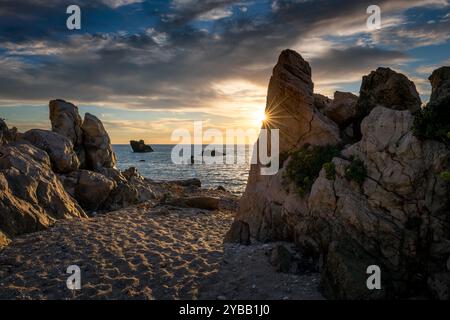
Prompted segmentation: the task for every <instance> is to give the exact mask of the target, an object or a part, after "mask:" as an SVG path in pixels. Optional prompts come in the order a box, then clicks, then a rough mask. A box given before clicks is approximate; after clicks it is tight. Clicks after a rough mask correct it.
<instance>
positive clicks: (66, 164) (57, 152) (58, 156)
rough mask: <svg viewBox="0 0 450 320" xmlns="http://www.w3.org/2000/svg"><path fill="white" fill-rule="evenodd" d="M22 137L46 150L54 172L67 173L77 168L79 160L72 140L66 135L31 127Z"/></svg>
mask: <svg viewBox="0 0 450 320" xmlns="http://www.w3.org/2000/svg"><path fill="white" fill-rule="evenodd" d="M22 138H23V139H25V140H27V141H29V142H30V143H31V144H32V145H34V146H35V147H37V148H39V149H42V150H44V151H45V152H47V154H48V155H49V157H50V160H51V163H52V167H53V169H54V170H55V171H56V172H59V173H67V172H71V171H74V170H77V169H78V167H79V165H80V162H79V160H78V157H77V155H76V153H75V152H74V151H73V146H72V142H71V141H70V140H69V139H67V138H66V137H64V136H62V135H60V134H58V133H56V132H52V131H48V130H41V129H32V130H29V131H27V132H25V133H24V134H23V136H22Z"/></svg>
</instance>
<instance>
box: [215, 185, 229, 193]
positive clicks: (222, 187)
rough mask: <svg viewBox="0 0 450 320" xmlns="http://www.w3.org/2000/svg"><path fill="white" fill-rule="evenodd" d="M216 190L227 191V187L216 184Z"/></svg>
mask: <svg viewBox="0 0 450 320" xmlns="http://www.w3.org/2000/svg"><path fill="white" fill-rule="evenodd" d="M217 190H219V191H224V192H226V191H227V189H225V187H224V186H218V187H217Z"/></svg>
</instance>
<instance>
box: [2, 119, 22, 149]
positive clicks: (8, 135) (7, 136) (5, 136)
mask: <svg viewBox="0 0 450 320" xmlns="http://www.w3.org/2000/svg"><path fill="white" fill-rule="evenodd" d="M17 136H18V133H17V128H16V127H13V128H12V129H9V128H8V125H7V124H6V122H5V120H3V119H2V118H0V146H1V145H3V144H7V143H10V142H13V141H15V140H17V138H18V137H17Z"/></svg>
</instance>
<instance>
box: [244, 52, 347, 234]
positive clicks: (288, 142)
mask: <svg viewBox="0 0 450 320" xmlns="http://www.w3.org/2000/svg"><path fill="white" fill-rule="evenodd" d="M319 97H320V96H316V97H314V95H313V83H312V81H311V68H310V66H309V64H308V63H307V62H306V61H305V60H303V58H302V57H301V56H300V55H299V54H298V53H296V52H295V51H292V50H285V51H283V52H282V53H281V55H280V57H279V59H278V63H277V65H276V66H275V68H274V69H273V75H272V77H271V79H270V84H269V90H268V95H267V106H266V114H267V115H268V120H267V122H266V126H267V127H268V128H269V129H275V128H276V129H279V130H280V142H279V150H280V154H281V155H283V154H285V155H287V154H288V152H289V151H292V150H294V149H297V148H300V147H301V146H303V145H305V144H312V145H330V144H338V143H340V137H339V128H338V126H337V125H336V124H335V123H334V122H333V121H331V120H330V119H328V118H327V117H326V116H325V115H323V114H322V113H321V112H319V111H318V110H317V108H316V107H315V105H314V102H315V100H316V103H317V99H318V98H319ZM322 97H323V96H322ZM321 100H325V102H326V99H324V98H322V99H321ZM283 160H285V159H283V156H281V157H280V166H281V165H282V163H281V162H283ZM287 161H289V160H287ZM287 161H285V162H287ZM260 169H261V165H259V164H253V165H251V168H250V175H249V179H248V183H247V187H246V190H245V193H244V195H243V196H242V199H241V201H240V207H239V212H238V216H237V220H239V219H241V220H243V221H245V222H247V223H248V224H249V226H250V230H251V233H252V235H253V236H255V237H256V238H258V239H260V240H267V239H280V240H282V239H286V238H290V236H289V232H288V230H286V228H287V225H285V224H284V223H283V222H282V220H283V218H282V215H283V203H284V202H285V201H286V199H289V198H293V199H295V201H296V202H298V203H297V204H296V206H298V207H305V208H306V203H305V201H304V200H303V199H298V197H293V196H292V195H290V194H289V192H288V191H287V190H286V188H285V187H284V186H283V185H284V183H283V175H284V171H285V168H284V167H282V168H281V169H280V170H279V172H278V173H277V174H276V175H273V176H262V175H261V174H260Z"/></svg>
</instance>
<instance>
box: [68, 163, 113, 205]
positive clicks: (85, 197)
mask: <svg viewBox="0 0 450 320" xmlns="http://www.w3.org/2000/svg"><path fill="white" fill-rule="evenodd" d="M61 181H62V183H63V184H64V187H65V188H66V190H67V191H68V192H69V193H70V194H71V195H72V196H73V197H74V198H75V199H76V200H77V201H78V203H79V204H80V205H81V206H82V207H83V208H84V209H85V210H88V211H92V210H97V209H99V208H101V207H102V205H103V203H104V202H105V200H106V199H107V198H108V197H109V195H110V193H111V191H112V190H113V189H114V188H116V186H117V184H116V183H115V182H114V181H113V180H111V179H108V178H107V177H105V176H104V175H102V174H100V173H97V172H93V171H88V170H78V171H75V172H72V173H71V174H69V175H66V176H62V177H61Z"/></svg>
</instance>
